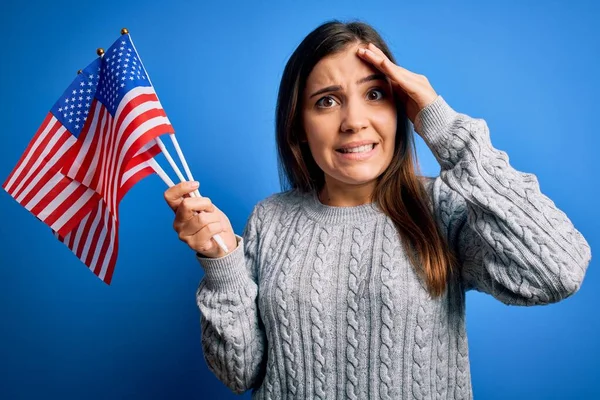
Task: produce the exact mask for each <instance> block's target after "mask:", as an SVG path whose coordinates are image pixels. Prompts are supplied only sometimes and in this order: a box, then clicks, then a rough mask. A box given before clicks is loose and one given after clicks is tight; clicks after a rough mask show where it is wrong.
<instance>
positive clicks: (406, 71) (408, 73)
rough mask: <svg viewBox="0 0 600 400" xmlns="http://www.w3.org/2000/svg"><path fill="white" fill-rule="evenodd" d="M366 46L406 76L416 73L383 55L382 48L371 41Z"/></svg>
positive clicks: (412, 75)
mask: <svg viewBox="0 0 600 400" xmlns="http://www.w3.org/2000/svg"><path fill="white" fill-rule="evenodd" d="M367 47H368V49H369V50H371V51H372V52H374V53H375V54H379V56H380V57H383V58H386V59H388V60H389V61H390V62H391V63H392V64H393V65H394V66H395V67H396V68H397V69H398V70H399V71H400V72H402V73H404V74H405V75H406V76H407V77H408V78H410V77H414V76H416V75H417V74H415V73H414V72H412V71H410V70H408V69H406V68H404V67H403V66H401V65H398V64H395V63H393V62H392V61H391V60H390V59H389V58H388V56H386V55H385V53H384V52H383V50H381V49H380V48H379V47H377V46H375V45H374V44H373V43H369V45H368V46H367Z"/></svg>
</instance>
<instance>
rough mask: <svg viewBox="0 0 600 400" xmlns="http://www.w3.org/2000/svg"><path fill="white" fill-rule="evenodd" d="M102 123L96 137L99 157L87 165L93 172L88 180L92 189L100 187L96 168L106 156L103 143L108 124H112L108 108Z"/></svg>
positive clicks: (99, 174) (106, 139)
mask: <svg viewBox="0 0 600 400" xmlns="http://www.w3.org/2000/svg"><path fill="white" fill-rule="evenodd" d="M103 123H104V129H103V130H102V132H100V137H99V138H98V139H97V142H98V146H99V147H100V154H99V157H98V158H97V159H96V160H95V163H94V165H90V166H89V168H90V169H92V172H93V175H92V179H91V180H90V187H91V188H93V189H94V190H96V189H100V188H99V185H100V183H101V181H100V176H101V173H100V172H98V168H99V166H100V167H101V166H102V160H103V159H105V157H106V149H105V145H106V143H107V141H108V135H109V132H110V126H111V124H112V117H111V116H110V114H109V113H108V110H105V111H104V115H103ZM100 171H101V170H100ZM96 191H98V192H99V190H96Z"/></svg>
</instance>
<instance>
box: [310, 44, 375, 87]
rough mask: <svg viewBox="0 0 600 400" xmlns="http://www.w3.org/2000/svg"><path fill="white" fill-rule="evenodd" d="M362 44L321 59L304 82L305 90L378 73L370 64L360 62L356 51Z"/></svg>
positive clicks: (350, 81) (346, 83)
mask: <svg viewBox="0 0 600 400" xmlns="http://www.w3.org/2000/svg"><path fill="white" fill-rule="evenodd" d="M360 47H366V46H365V45H364V44H352V45H350V46H348V47H346V48H345V49H344V50H342V51H341V52H339V53H335V54H331V55H329V56H327V57H324V58H322V59H321V60H320V61H319V62H318V63H317V64H316V65H315V67H314V68H313V70H312V71H311V73H310V75H309V76H308V79H307V80H306V87H307V89H318V88H320V87H323V86H329V85H341V86H347V85H348V84H350V83H353V82H356V81H357V80H359V79H361V78H364V77H365V76H368V75H371V74H375V73H378V72H379V71H378V70H377V69H376V68H375V67H373V66H372V65H371V64H369V63H367V62H365V61H363V60H361V59H360V58H359V57H358V55H357V54H356V51H357V50H358V49H359V48H360Z"/></svg>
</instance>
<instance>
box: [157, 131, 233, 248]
mask: <svg viewBox="0 0 600 400" xmlns="http://www.w3.org/2000/svg"><path fill="white" fill-rule="evenodd" d="M157 139H158V138H157ZM159 146H160V145H159ZM165 150H166V149H165ZM167 154H168V152H167ZM149 163H150V166H151V167H152V169H154V171H155V172H156V173H157V174H158V176H159V177H160V178H161V179H162V180H163V182H164V183H165V184H166V185H167V186H168V187H173V186H175V183H174V182H173V181H172V180H171V178H169V175H167V173H166V172H165V170H164V169H162V167H161V166H160V164H159V163H158V162H156V160H155V159H154V158H151V159H150V160H149ZM179 173H180V174H181V172H179ZM194 213H195V214H197V212H196V211H194ZM212 238H213V240H214V241H215V242H216V243H217V244H218V245H219V247H220V248H221V250H223V251H224V252H225V253H229V249H228V248H227V245H226V244H225V242H224V241H223V238H222V237H221V235H219V234H218V233H217V234H216V235H214V236H213V237H212Z"/></svg>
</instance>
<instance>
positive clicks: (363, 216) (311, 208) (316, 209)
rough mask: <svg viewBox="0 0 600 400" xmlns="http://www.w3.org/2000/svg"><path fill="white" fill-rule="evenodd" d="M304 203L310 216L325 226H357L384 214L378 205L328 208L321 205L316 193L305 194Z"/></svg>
mask: <svg viewBox="0 0 600 400" xmlns="http://www.w3.org/2000/svg"><path fill="white" fill-rule="evenodd" d="M303 196H304V201H303V202H302V204H303V207H304V210H305V211H306V213H307V214H308V216H309V217H310V218H311V219H313V220H315V221H317V222H321V223H323V224H350V225H357V224H359V223H364V222H366V221H370V220H373V219H375V218H377V217H378V216H380V215H381V214H382V211H381V209H380V208H379V206H378V205H377V204H376V203H368V204H361V205H359V206H351V207H337V206H328V205H325V204H323V203H321V200H319V196H318V195H317V192H316V191H311V192H308V193H304V194H303Z"/></svg>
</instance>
